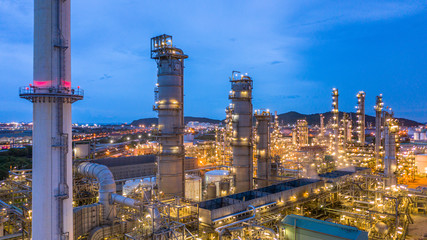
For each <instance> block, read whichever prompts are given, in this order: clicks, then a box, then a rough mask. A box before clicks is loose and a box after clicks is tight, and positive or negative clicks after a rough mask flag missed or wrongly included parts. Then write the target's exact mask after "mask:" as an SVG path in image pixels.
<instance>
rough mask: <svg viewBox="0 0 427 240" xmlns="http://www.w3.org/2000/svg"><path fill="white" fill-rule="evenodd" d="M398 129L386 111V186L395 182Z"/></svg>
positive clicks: (395, 122)
mask: <svg viewBox="0 0 427 240" xmlns="http://www.w3.org/2000/svg"><path fill="white" fill-rule="evenodd" d="M398 131H399V125H398V122H397V120H396V119H394V118H393V115H392V114H389V113H386V122H385V130H384V139H385V148H384V149H385V151H384V175H385V176H386V187H390V186H392V185H396V184H397V178H396V174H395V172H396V170H397V160H396V134H397V132H398Z"/></svg>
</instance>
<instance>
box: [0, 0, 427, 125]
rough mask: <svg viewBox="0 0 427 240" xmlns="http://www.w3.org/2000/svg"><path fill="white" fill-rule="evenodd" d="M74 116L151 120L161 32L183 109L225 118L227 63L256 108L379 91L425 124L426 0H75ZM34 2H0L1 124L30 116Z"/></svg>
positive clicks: (348, 104)
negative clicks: (180, 56) (177, 63)
mask: <svg viewBox="0 0 427 240" xmlns="http://www.w3.org/2000/svg"><path fill="white" fill-rule="evenodd" d="M71 5H72V9H71V18H72V19H71V34H72V37H71V52H72V53H71V54H72V84H73V86H80V87H81V88H83V89H84V90H85V99H84V100H83V101H79V102H77V103H75V104H73V122H78V123H95V122H98V123H112V122H131V121H132V120H135V119H139V118H143V117H155V116H156V112H153V110H152V105H153V103H154V93H153V88H154V85H155V83H156V63H155V61H154V60H152V59H150V38H151V37H154V36H157V35H160V34H164V33H166V34H169V35H172V36H173V40H174V45H176V46H177V47H178V48H181V49H183V51H184V52H185V53H186V54H187V55H188V56H189V58H188V59H187V60H186V62H185V76H184V82H185V90H184V92H185V103H184V109H185V110H184V112H185V115H186V116H199V117H210V118H215V119H223V118H225V113H224V109H225V107H226V106H227V105H228V104H229V100H228V92H229V90H230V83H229V77H230V75H231V72H232V71H233V70H238V71H241V72H242V73H248V75H250V76H252V77H253V79H254V93H253V96H254V98H253V104H254V109H259V108H268V109H270V110H271V111H278V112H279V113H284V112H288V111H297V112H301V113H318V112H326V111H330V108H331V89H332V88H333V87H336V88H338V89H339V91H340V103H339V105H340V110H342V111H354V106H355V105H356V103H357V99H356V93H357V92H358V91H360V90H363V91H365V92H366V109H367V114H370V115H372V114H374V111H373V106H374V104H375V96H376V95H378V94H380V93H383V96H384V102H385V105H386V106H390V107H392V108H393V110H394V112H395V115H396V116H397V117H405V118H410V119H413V120H417V121H420V122H427V100H426V89H427V1H373V0H371V1H354V0H353V1H352V0H349V1H230V0H224V1H141V0H133V1H131V0H114V1H113V0H72V1H71ZM33 11H34V10H33V1H29V0H0V83H1V87H0V122H7V121H31V120H32V104H31V103H29V102H28V101H26V100H23V99H20V98H19V96H18V88H19V87H20V86H26V85H28V84H29V83H32V72H33V66H32V64H33V63H32V61H33Z"/></svg>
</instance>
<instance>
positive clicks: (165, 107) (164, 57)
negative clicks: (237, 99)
mask: <svg viewBox="0 0 427 240" xmlns="http://www.w3.org/2000/svg"><path fill="white" fill-rule="evenodd" d="M151 49H152V51H151V58H152V59H155V60H156V63H157V69H158V72H157V89H156V94H157V96H156V103H155V106H154V110H157V111H158V117H159V123H158V131H159V133H158V137H159V142H160V153H159V156H158V166H159V171H158V179H157V180H158V183H159V187H160V193H161V194H163V195H162V196H161V197H163V198H169V197H175V196H178V197H184V187H185V175H184V156H185V153H184V141H183V131H184V114H183V107H184V101H183V99H184V92H183V89H184V77H183V76H184V59H186V58H187V57H188V56H186V55H184V53H183V52H182V50H181V49H179V48H176V47H174V46H173V45H172V37H171V36H168V35H161V36H158V37H154V38H152V39H151Z"/></svg>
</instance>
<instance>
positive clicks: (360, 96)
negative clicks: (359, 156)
mask: <svg viewBox="0 0 427 240" xmlns="http://www.w3.org/2000/svg"><path fill="white" fill-rule="evenodd" d="M365 96H366V95H365V92H363V91H360V92H359V93H357V142H358V143H359V144H361V145H364V144H365Z"/></svg>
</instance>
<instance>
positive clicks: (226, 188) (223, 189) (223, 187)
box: [219, 179, 230, 197]
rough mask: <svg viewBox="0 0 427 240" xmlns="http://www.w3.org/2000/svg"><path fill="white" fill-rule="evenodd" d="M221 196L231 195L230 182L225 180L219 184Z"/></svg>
mask: <svg viewBox="0 0 427 240" xmlns="http://www.w3.org/2000/svg"><path fill="white" fill-rule="evenodd" d="M219 189H220V196H221V197H223V196H227V195H228V194H230V181H229V180H228V179H226V180H223V181H221V182H220V183H219Z"/></svg>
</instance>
